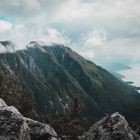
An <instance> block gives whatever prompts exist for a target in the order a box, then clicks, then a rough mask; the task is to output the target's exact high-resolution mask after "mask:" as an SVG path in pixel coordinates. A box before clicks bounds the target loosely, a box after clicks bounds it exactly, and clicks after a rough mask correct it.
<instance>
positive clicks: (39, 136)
mask: <svg viewBox="0 0 140 140" xmlns="http://www.w3.org/2000/svg"><path fill="white" fill-rule="evenodd" d="M26 122H27V124H28V126H29V130H30V134H31V138H32V139H35V140H46V139H49V138H50V139H52V140H55V137H57V134H56V132H55V131H54V129H53V128H52V127H50V126H49V125H47V124H43V123H40V122H38V121H35V120H32V119H29V118H26Z"/></svg>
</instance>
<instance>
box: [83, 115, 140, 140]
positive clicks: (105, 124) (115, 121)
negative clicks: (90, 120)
mask: <svg viewBox="0 0 140 140" xmlns="http://www.w3.org/2000/svg"><path fill="white" fill-rule="evenodd" d="M80 139H82V140H140V137H139V136H138V135H137V134H136V133H135V132H134V131H133V130H132V129H131V128H130V127H129V125H128V123H127V121H126V120H125V118H124V117H123V116H122V115H120V114H119V113H114V114H112V115H111V116H107V117H104V118H103V119H101V120H100V121H98V122H97V123H95V124H94V125H93V126H92V127H91V128H90V129H89V131H88V132H86V133H85V134H84V135H83V136H82V137H81V138H80Z"/></svg>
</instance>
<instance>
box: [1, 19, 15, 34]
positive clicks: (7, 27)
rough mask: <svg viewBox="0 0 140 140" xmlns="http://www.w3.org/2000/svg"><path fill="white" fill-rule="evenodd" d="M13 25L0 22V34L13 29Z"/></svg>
mask: <svg viewBox="0 0 140 140" xmlns="http://www.w3.org/2000/svg"><path fill="white" fill-rule="evenodd" d="M12 26H13V25H12V24H11V23H9V22H6V21H3V20H0V33H1V32H4V31H8V30H11V29H12Z"/></svg>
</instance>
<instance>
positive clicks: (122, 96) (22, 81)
mask: <svg viewBox="0 0 140 140" xmlns="http://www.w3.org/2000/svg"><path fill="white" fill-rule="evenodd" d="M0 44H1V45H0V46H2V47H4V48H6V49H7V44H8V49H9V47H10V46H11V48H14V47H13V44H14V43H12V42H11V41H3V42H0ZM0 72H1V73H3V74H9V75H11V74H14V75H15V76H16V78H17V79H18V84H19V85H22V86H24V87H25V88H26V89H28V91H30V93H31V94H32V96H33V100H34V102H35V107H36V108H37V110H38V111H41V112H47V114H48V115H49V116H51V118H54V119H55V118H58V117H59V116H61V115H62V114H64V113H66V112H67V110H68V108H69V107H70V106H71V103H72V102H73V101H74V99H75V98H78V99H79V101H80V105H81V110H82V111H81V119H82V120H83V122H84V124H88V125H90V124H93V122H95V121H97V120H99V119H100V118H101V117H103V116H104V115H105V114H107V113H109V114H110V113H113V112H116V111H118V112H120V113H121V114H122V115H124V116H125V117H126V118H127V119H137V118H139V117H140V95H139V94H138V92H137V91H136V90H135V89H134V88H133V87H131V86H129V85H127V84H126V83H123V82H122V81H121V80H119V79H117V78H115V77H114V76H113V75H112V74H110V73H109V72H108V71H106V70H105V69H103V68H101V67H99V66H97V65H96V64H94V63H93V62H91V61H88V60H86V59H85V58H83V57H82V56H80V55H79V54H77V53H76V52H74V51H73V50H71V49H70V48H68V47H66V46H64V45H61V44H51V45H46V44H45V43H44V42H37V41H32V42H30V43H29V44H28V45H27V46H26V49H24V50H19V51H15V49H14V51H5V52H2V53H1V54H0ZM11 94H12V93H11ZM25 96H26V95H25Z"/></svg>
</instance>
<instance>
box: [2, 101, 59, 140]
mask: <svg viewBox="0 0 140 140" xmlns="http://www.w3.org/2000/svg"><path fill="white" fill-rule="evenodd" d="M55 137H57V134H56V132H55V131H54V129H53V128H51V127H50V126H49V125H47V124H43V123H40V122H38V121H35V120H32V119H29V118H26V117H24V116H23V115H22V114H21V113H20V112H19V111H18V110H17V109H16V108H15V107H14V106H7V105H6V103H5V102H4V100H3V99H0V140H31V139H32V140H56V138H55Z"/></svg>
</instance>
